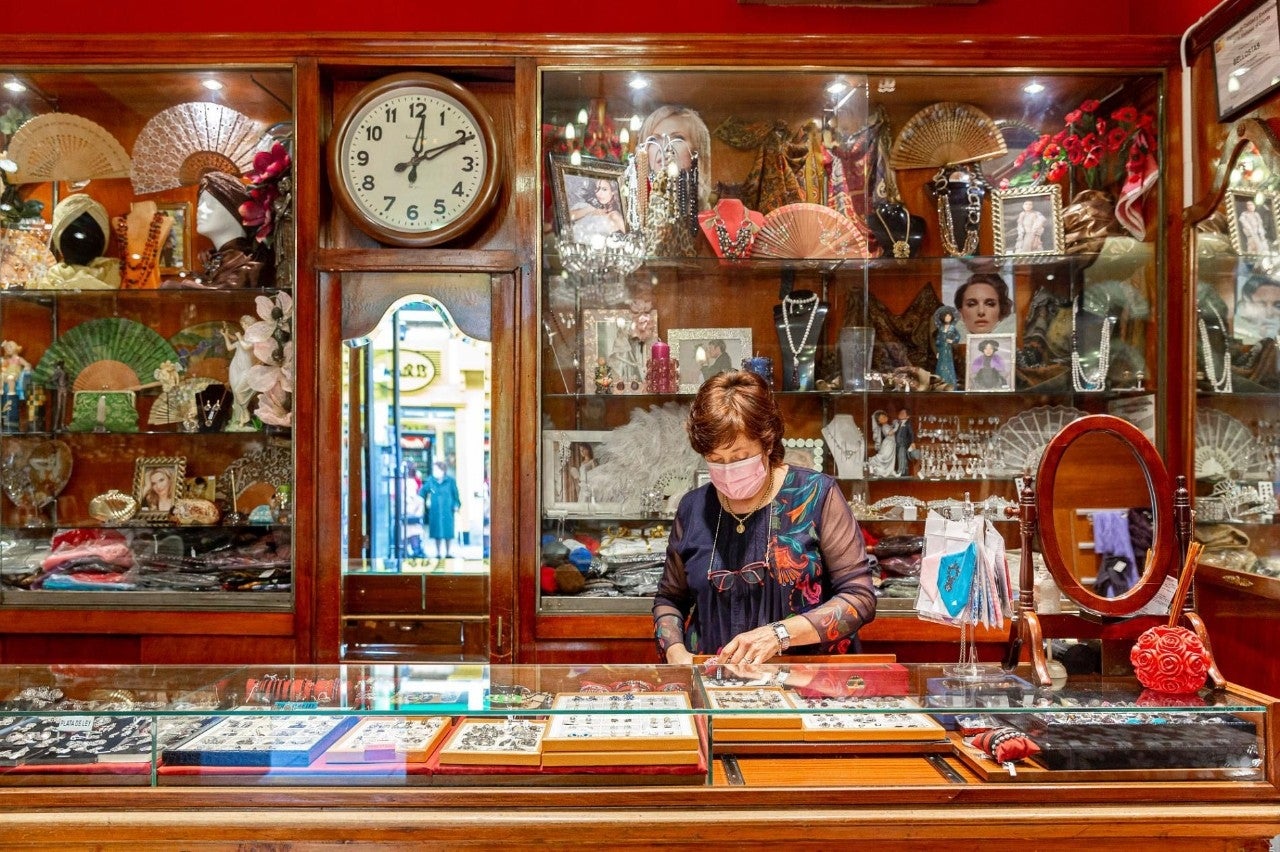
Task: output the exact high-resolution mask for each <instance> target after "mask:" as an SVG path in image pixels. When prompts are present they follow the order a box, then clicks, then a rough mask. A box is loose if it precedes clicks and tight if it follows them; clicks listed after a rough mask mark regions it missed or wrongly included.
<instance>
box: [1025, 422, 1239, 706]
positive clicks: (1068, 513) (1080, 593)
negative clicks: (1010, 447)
mask: <svg viewBox="0 0 1280 852" xmlns="http://www.w3.org/2000/svg"><path fill="white" fill-rule="evenodd" d="M1019 512H1020V519H1021V538H1022V552H1023V553H1024V554H1029V553H1031V552H1032V549H1033V546H1034V544H1035V541H1036V539H1037V538H1038V539H1039V542H1040V550H1041V552H1042V553H1043V556H1044V561H1045V567H1046V568H1047V569H1048V571H1049V573H1050V574H1051V575H1052V576H1053V579H1054V581H1055V582H1056V583H1057V585H1058V588H1059V589H1060V590H1061V592H1062V594H1063V595H1064V596H1065V597H1066V598H1067V599H1069V600H1070V601H1071V602H1072V603H1074V604H1075V606H1076V607H1077V608H1078V611H1079V614H1080V616H1081V617H1083V618H1086V619H1090V620H1093V621H1106V622H1116V621H1120V620H1123V619H1133V618H1134V617H1136V616H1138V615H1140V614H1142V613H1143V608H1144V607H1147V606H1148V605H1149V604H1151V603H1152V601H1153V600H1154V599H1155V598H1156V595H1157V594H1158V593H1159V592H1160V590H1161V587H1162V586H1164V584H1165V580H1166V579H1167V578H1169V577H1173V576H1176V575H1177V573H1178V568H1179V566H1180V565H1181V563H1182V557H1183V552H1184V550H1185V547H1186V542H1187V541H1188V540H1189V537H1190V499H1189V496H1188V494H1187V491H1186V488H1185V485H1183V484H1182V478H1181V477H1179V487H1178V488H1176V489H1175V487H1174V485H1173V483H1172V482H1171V480H1170V477H1169V473H1168V471H1167V470H1166V469H1165V466H1164V462H1163V461H1162V460H1161V458H1160V455H1159V453H1158V452H1157V451H1156V448H1155V447H1154V446H1153V445H1152V444H1151V442H1150V441H1149V440H1147V437H1146V435H1144V434H1143V433H1142V431H1141V430H1140V429H1138V428H1137V427H1136V426H1134V425H1133V424H1132V423H1130V422H1129V421H1127V420H1123V419H1121V418H1119V417H1114V416H1112V415H1109V414H1092V415H1088V416H1085V417H1081V418H1079V419H1077V420H1074V421H1072V422H1070V423H1068V424H1067V425H1066V426H1064V427H1063V428H1062V429H1061V430H1060V431H1059V432H1058V433H1057V434H1056V435H1055V436H1054V437H1053V439H1052V440H1050V442H1049V444H1048V445H1047V446H1046V448H1045V451H1044V454H1043V455H1042V456H1041V459H1040V465H1039V468H1038V470H1037V473H1036V479H1035V486H1034V488H1033V487H1032V486H1031V485H1030V484H1029V485H1027V486H1026V488H1024V490H1023V493H1022V499H1021V502H1020V506H1019ZM1034 581H1035V578H1034V572H1033V568H1032V560H1031V559H1029V558H1026V559H1023V560H1022V569H1021V575H1020V580H1019V596H1018V608H1017V615H1016V617H1015V623H1014V625H1013V632H1012V633H1011V636H1010V638H1011V641H1010V648H1009V654H1008V655H1007V656H1006V660H1005V664H1006V668H1011V667H1012V666H1013V665H1016V663H1017V662H1018V658H1019V656H1020V654H1021V650H1022V649H1023V648H1026V649H1027V650H1028V652H1029V655H1030V659H1031V663H1032V667H1033V669H1034V675H1035V677H1036V679H1037V680H1038V681H1039V682H1040V683H1041V684H1042V685H1048V684H1049V682H1050V678H1049V672H1048V668H1047V665H1046V661H1045V655H1044V632H1043V631H1042V628H1041V623H1040V619H1039V616H1038V615H1037V614H1036V611H1035V603H1034V595H1033V588H1034ZM1171 597H1172V595H1171ZM1147 614H1150V613H1147ZM1184 615H1189V620H1191V621H1192V626H1193V628H1194V629H1196V632H1197V633H1203V626H1202V625H1197V624H1196V622H1198V621H1199V619H1198V618H1195V615H1194V613H1190V614H1184ZM1056 618H1057V617H1055V619H1056ZM1152 623H1153V624H1154V623H1155V620H1153V621H1152ZM1144 626H1145V625H1143V624H1142V623H1140V622H1134V623H1133V627H1134V630H1139V631H1140V630H1141V629H1142V628H1143V627H1144ZM1129 632H1132V631H1125V633H1126V635H1127V633H1129ZM1135 635H1136V634H1135ZM1202 638H1203V639H1204V640H1205V643H1206V646H1207V644H1208V641H1207V637H1204V636H1202ZM1215 683H1217V681H1215Z"/></svg>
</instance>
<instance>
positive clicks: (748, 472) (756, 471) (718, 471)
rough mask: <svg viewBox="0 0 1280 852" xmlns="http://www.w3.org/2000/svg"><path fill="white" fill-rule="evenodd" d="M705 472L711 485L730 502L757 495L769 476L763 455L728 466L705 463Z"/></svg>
mask: <svg viewBox="0 0 1280 852" xmlns="http://www.w3.org/2000/svg"><path fill="white" fill-rule="evenodd" d="M707 471H708V472H709V473H710V474H711V484H712V485H714V486H715V487H716V490H717V491H719V492H720V493H721V494H723V495H724V496H726V497H728V498H729V499H730V500H745V499H747V498H748V497H751V496H753V495H755V494H757V493H759V491H760V486H762V485H764V480H765V478H766V477H767V476H768V475H769V471H768V470H766V469H765V466H764V454H763V453H762V454H760V455H758V456H752V457H751V458H748V459H743V460H742V461H736V462H729V463H728V464H717V463H716V462H707Z"/></svg>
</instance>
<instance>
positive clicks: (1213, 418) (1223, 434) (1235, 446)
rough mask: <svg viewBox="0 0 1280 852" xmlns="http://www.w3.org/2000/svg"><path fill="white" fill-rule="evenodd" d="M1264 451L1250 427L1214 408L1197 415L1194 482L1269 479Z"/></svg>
mask: <svg viewBox="0 0 1280 852" xmlns="http://www.w3.org/2000/svg"><path fill="white" fill-rule="evenodd" d="M1271 474H1272V466H1271V462H1270V461H1268V459H1267V453H1266V449H1265V448H1264V447H1263V446H1262V443H1261V442H1260V441H1259V440H1258V439H1257V437H1256V436H1254V434H1253V433H1252V432H1251V431H1249V427H1248V426H1246V425H1244V424H1243V423H1241V422H1240V421H1239V420H1237V419H1235V418H1234V417H1232V416H1231V415H1230V414H1227V413H1226V412H1225V411H1218V410H1217V409H1213V408H1202V409H1200V410H1199V411H1197V412H1196V479H1209V480H1215V479H1243V480H1253V481H1257V480H1263V479H1271Z"/></svg>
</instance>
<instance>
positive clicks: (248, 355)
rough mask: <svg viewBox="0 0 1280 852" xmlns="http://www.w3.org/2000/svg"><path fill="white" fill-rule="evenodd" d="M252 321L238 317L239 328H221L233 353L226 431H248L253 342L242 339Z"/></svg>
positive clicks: (230, 368) (226, 326)
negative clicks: (229, 413) (229, 411)
mask: <svg viewBox="0 0 1280 852" xmlns="http://www.w3.org/2000/svg"><path fill="white" fill-rule="evenodd" d="M253 323H254V319H253V317H251V316H248V315H245V316H242V317H240V329H239V330H237V329H235V327H234V326H232V325H231V324H229V323H228V324H226V325H224V326H223V328H222V339H223V341H224V342H225V343H226V345H227V350H228V351H230V352H232V353H234V354H233V355H232V356H231V365H230V367H228V369H227V383H228V385H229V386H230V388H231V398H232V404H231V417H230V419H229V420H228V421H227V427H226V430H227V431H228V432H250V431H253V427H252V426H251V425H249V402H250V400H252V399H253V388H252V387H250V385H249V368H250V367H252V366H253V365H254V360H253V344H252V343H250V342H249V341H247V340H245V339H244V329H246V328H248V327H249V326H250V325H252V324H253Z"/></svg>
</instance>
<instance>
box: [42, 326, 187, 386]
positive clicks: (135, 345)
mask: <svg viewBox="0 0 1280 852" xmlns="http://www.w3.org/2000/svg"><path fill="white" fill-rule="evenodd" d="M177 360H178V353H177V352H175V351H174V349H173V347H172V346H170V345H169V341H167V340H165V339H164V338H163V337H161V336H160V335H159V334H157V333H156V332H155V331H153V330H152V329H150V328H149V327H147V326H145V325H143V324H142V323H140V322H134V321H133V320H128V319H123V318H121V317H107V318H104V319H95V320H89V321H88V322H82V323H80V324H79V325H77V326H73V327H71V328H69V329H67V331H66V332H65V333H64V334H63V335H62V336H60V337H59V338H58V339H57V340H55V341H54V342H53V344H52V345H51V346H50V347H49V348H48V349H46V350H45V352H44V355H43V356H41V358H40V363H39V364H37V365H36V369H35V373H34V376H33V378H34V380H35V382H36V384H39V385H52V384H53V383H54V372H55V369H56V367H57V365H58V364H59V363H61V364H62V367H63V369H64V370H66V374H67V377H68V378H69V379H71V380H72V388H73V389H74V390H99V389H102V388H104V387H105V388H112V389H116V390H125V389H129V388H134V387H137V386H138V385H139V384H141V381H140V380H139V378H138V377H139V376H147V377H150V376H152V375H154V374H155V371H156V369H157V368H158V367H159V366H160V365H161V364H162V363H164V362H165V361H177Z"/></svg>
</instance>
